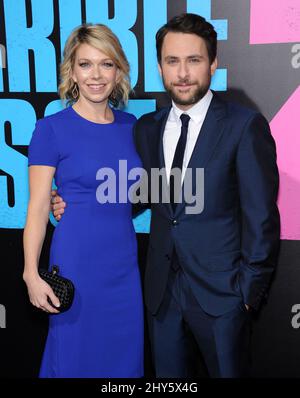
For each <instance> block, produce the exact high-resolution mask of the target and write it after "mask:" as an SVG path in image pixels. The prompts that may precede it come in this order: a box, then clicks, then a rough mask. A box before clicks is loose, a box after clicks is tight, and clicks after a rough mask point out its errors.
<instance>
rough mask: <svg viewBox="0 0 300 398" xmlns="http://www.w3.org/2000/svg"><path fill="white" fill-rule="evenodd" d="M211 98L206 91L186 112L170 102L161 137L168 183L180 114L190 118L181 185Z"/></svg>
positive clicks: (179, 132) (178, 135)
mask: <svg viewBox="0 0 300 398" xmlns="http://www.w3.org/2000/svg"><path fill="white" fill-rule="evenodd" d="M212 98H213V94H212V92H211V91H210V90H208V92H207V93H206V94H205V96H204V97H203V98H202V99H201V100H200V101H199V102H197V103H196V104H195V105H193V106H192V107H191V108H190V109H189V110H187V111H183V110H181V109H179V108H178V107H177V106H176V105H175V104H174V102H172V108H171V110H170V113H169V117H168V120H167V123H166V127H165V131H164V135H163V150H164V159H165V168H166V175H167V181H168V182H169V180H170V171H171V166H172V163H173V158H174V155H175V150H176V146H177V142H178V140H179V137H180V134H181V119H180V116H181V114H182V113H186V114H187V115H189V116H190V118H191V119H190V121H189V127H188V135H187V141H186V147H185V152H184V158H183V165H182V179H181V183H182V181H183V178H184V175H185V172H186V169H187V167H188V164H189V161H190V158H191V156H192V153H193V150H194V147H195V144H196V141H197V138H198V135H199V133H200V130H201V127H202V124H203V122H204V119H205V116H206V113H207V111H208V108H209V105H210V102H211V100H212Z"/></svg>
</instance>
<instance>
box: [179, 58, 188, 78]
mask: <svg viewBox="0 0 300 398" xmlns="http://www.w3.org/2000/svg"><path fill="white" fill-rule="evenodd" d="M177 73H178V77H179V78H180V79H186V78H187V77H188V75H189V68H188V65H187V63H186V62H180V63H179V65H178V71H177Z"/></svg>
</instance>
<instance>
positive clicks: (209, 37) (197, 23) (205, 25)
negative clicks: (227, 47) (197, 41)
mask: <svg viewBox="0 0 300 398" xmlns="http://www.w3.org/2000/svg"><path fill="white" fill-rule="evenodd" d="M169 32H175V33H192V34H195V35H197V36H199V37H201V38H202V39H203V40H204V41H205V44H206V48H207V52H208V56H209V61H210V63H211V64H212V63H213V61H214V60H215V58H216V56H217V32H216V31H215V29H214V27H213V26H212V24H210V23H209V22H207V21H206V19H205V18H203V17H201V16H200V15H197V14H189V13H184V14H181V15H177V16H176V17H174V18H172V19H170V21H168V22H167V23H166V24H165V25H163V26H162V27H161V28H160V29H159V30H158V32H157V33H156V53H157V60H158V62H159V63H161V50H162V46H163V41H164V38H165V36H166V34H167V33H169Z"/></svg>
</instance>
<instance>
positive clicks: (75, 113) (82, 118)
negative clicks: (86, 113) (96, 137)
mask: <svg viewBox="0 0 300 398" xmlns="http://www.w3.org/2000/svg"><path fill="white" fill-rule="evenodd" d="M69 108H71V111H72V113H73V114H74V115H75V116H77V117H78V118H79V119H81V120H85V121H86V122H88V123H91V124H94V125H96V126H111V125H113V124H115V123H116V112H115V110H114V109H113V108H110V109H111V111H112V113H113V116H114V120H113V121H112V122H110V123H98V122H93V121H92V120H89V119H87V118H85V117H83V116H81V115H80V114H79V113H78V112H77V111H76V110H75V109H74V108H73V106H72V105H71V106H70V107H69Z"/></svg>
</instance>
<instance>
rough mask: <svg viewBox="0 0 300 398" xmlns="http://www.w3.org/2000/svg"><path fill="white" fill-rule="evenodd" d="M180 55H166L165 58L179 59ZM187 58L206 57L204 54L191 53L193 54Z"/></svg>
mask: <svg viewBox="0 0 300 398" xmlns="http://www.w3.org/2000/svg"><path fill="white" fill-rule="evenodd" d="M179 58H180V57H178V56H176V55H166V56H165V59H166V60H168V59H179ZM186 58H187V59H191V58H199V59H203V58H205V57H204V56H203V55H201V54H191V55H188V56H187V57H186Z"/></svg>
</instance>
